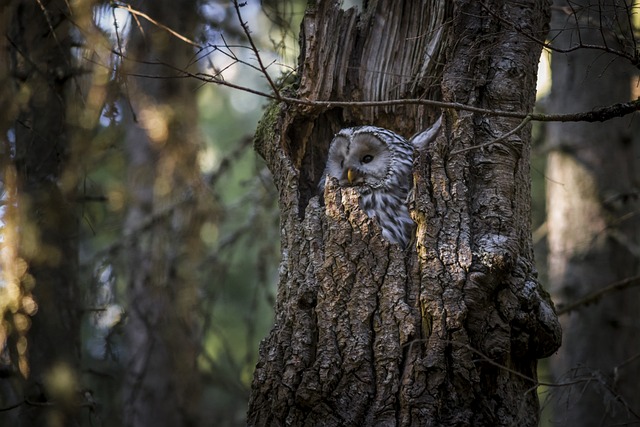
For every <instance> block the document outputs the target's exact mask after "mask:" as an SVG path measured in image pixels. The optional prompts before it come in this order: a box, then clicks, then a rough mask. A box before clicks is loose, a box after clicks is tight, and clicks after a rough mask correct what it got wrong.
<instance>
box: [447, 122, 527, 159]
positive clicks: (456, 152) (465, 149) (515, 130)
mask: <svg viewBox="0 0 640 427" xmlns="http://www.w3.org/2000/svg"><path fill="white" fill-rule="evenodd" d="M530 121H531V116H527V117H525V118H524V120H523V121H522V122H521V123H520V124H519V125H518V126H516V127H515V128H513V129H512V130H510V131H509V132H507V133H505V134H504V135H502V136H499V137H498V138H496V139H494V140H493V141H489V142H485V143H484V144H480V145H474V146H473V147H467V148H462V149H460V150H457V151H454V152H452V153H451V155H452V156H453V155H456V154H460V153H464V152H467V151H471V150H477V149H479V148H484V147H488V146H489V145H492V144H495V143H497V142H500V141H503V140H505V139H506V138H508V137H510V136H511V135H513V134H514V133H516V132H519V131H520V129H522V128H523V127H525V126H526V125H527V123H529V122H530Z"/></svg>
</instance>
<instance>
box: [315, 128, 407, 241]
mask: <svg viewBox="0 0 640 427" xmlns="http://www.w3.org/2000/svg"><path fill="white" fill-rule="evenodd" d="M412 168H413V145H412V144H411V142H409V141H407V140H406V139H405V138H403V137H402V136H400V135H398V134H396V133H394V132H392V131H390V130H387V129H383V128H379V127H375V126H360V127H354V128H346V129H342V130H341V131H340V132H338V133H337V134H336V135H335V137H334V138H333V140H332V142H331V145H330V147H329V156H328V159H327V166H326V168H325V172H324V175H323V178H322V179H321V181H320V191H321V193H324V186H325V181H326V178H327V177H334V178H336V179H337V180H338V182H339V184H340V186H351V187H355V188H356V189H357V190H358V191H359V193H360V207H361V208H362V210H363V211H364V212H365V213H366V214H367V216H369V218H372V219H375V220H376V221H377V222H378V224H379V225H380V228H381V229H382V236H383V237H384V238H385V239H386V240H387V241H389V242H391V243H395V244H398V245H400V246H402V247H403V248H404V247H406V246H407V245H408V243H409V242H410V240H411V236H412V233H413V229H414V227H415V223H414V222H413V220H412V219H411V216H410V215H409V209H408V206H407V197H408V194H409V191H410V189H411V186H412V185H413V182H412V181H413V176H412Z"/></svg>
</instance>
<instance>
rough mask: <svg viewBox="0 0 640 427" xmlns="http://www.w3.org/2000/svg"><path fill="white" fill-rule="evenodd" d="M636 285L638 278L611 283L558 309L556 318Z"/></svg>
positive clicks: (639, 278) (638, 281) (639, 279)
mask: <svg viewBox="0 0 640 427" xmlns="http://www.w3.org/2000/svg"><path fill="white" fill-rule="evenodd" d="M638 285H640V276H633V277H628V278H626V279H623V280H620V281H618V282H614V283H611V284H610V285H608V286H605V287H604V288H602V289H598V290H597V291H594V292H591V293H589V294H587V295H585V296H584V297H582V298H580V299H579V300H578V301H575V302H572V303H571V304H568V305H566V306H563V307H561V308H559V309H558V310H557V314H558V316H561V315H563V314H567V313H569V312H571V311H573V310H575V309H576V308H578V307H580V306H583V305H587V304H591V303H594V302H596V301H597V300H599V299H600V298H602V297H603V296H604V295H606V294H608V293H610V292H614V291H620V290H623V289H626V288H629V287H632V286H638Z"/></svg>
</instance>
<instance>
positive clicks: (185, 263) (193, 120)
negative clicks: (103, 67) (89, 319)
mask: <svg viewBox="0 0 640 427" xmlns="http://www.w3.org/2000/svg"><path fill="white" fill-rule="evenodd" d="M143 12H144V13H146V14H148V15H149V16H151V17H152V18H153V19H154V20H156V21H158V22H161V23H162V24H163V25H165V26H167V27H169V28H171V29H172V30H174V31H176V32H178V33H180V34H182V35H183V36H186V37H190V36H191V35H192V34H193V32H194V31H195V26H196V25H197V20H196V18H197V9H196V2H181V3H180V5H179V6H177V5H176V3H175V2H172V1H154V2H146V4H145V5H144V8H143ZM142 26H143V28H142V31H143V32H144V33H142V32H141V31H139V29H138V28H137V27H136V26H133V28H132V33H131V38H130V41H129V47H128V54H127V55H128V58H130V59H132V60H131V61H127V62H125V64H123V67H124V68H123V69H124V72H125V73H128V75H130V76H137V77H127V83H128V85H127V88H128V93H127V95H128V97H129V101H130V102H131V107H132V109H131V110H127V111H126V112H125V115H126V117H127V120H129V123H128V124H127V135H126V149H127V155H128V171H127V174H128V181H129V188H130V191H131V193H130V205H129V210H128V213H127V220H126V225H125V230H124V233H125V236H124V237H123V239H125V241H127V242H128V243H127V271H128V272H129V273H128V274H129V277H128V297H129V308H128V310H127V325H126V332H125V335H126V344H127V349H128V354H127V358H126V361H125V362H126V366H125V373H124V376H125V377H124V386H123V425H126V426H158V427H161V426H191V425H199V422H200V420H199V419H198V418H199V415H198V406H199V402H200V392H201V390H200V389H201V387H200V383H199V376H198V370H197V366H196V364H197V360H196V358H197V355H198V351H199V342H200V337H199V335H198V324H197V311H198V297H197V289H198V280H199V279H200V278H199V277H198V268H197V265H196V262H197V260H198V259H199V257H200V256H201V251H202V242H201V240H200V231H201V227H202V224H203V222H204V219H205V217H204V213H205V212H204V210H203V206H202V205H201V204H200V203H203V204H204V203H206V200H207V197H206V192H203V191H202V190H203V189H202V186H201V185H200V183H201V181H200V174H199V168H198V162H197V154H198V150H199V148H200V138H199V135H198V133H197V119H198V114H197V109H196V104H195V97H194V92H195V82H194V81H192V80H190V79H185V78H183V76H181V75H180V73H179V72H177V71H175V70H176V69H184V70H189V69H190V66H192V60H193V53H194V50H193V47H192V46H190V45H189V44H187V43H184V42H183V41H181V40H179V39H177V38H176V37H174V36H172V35H171V34H170V33H169V32H167V31H165V30H163V29H162V28H159V27H158V26H155V25H151V24H149V23H148V22H146V21H143V23H142ZM191 71H193V70H191Z"/></svg>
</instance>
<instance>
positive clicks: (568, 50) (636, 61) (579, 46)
mask: <svg viewBox="0 0 640 427" xmlns="http://www.w3.org/2000/svg"><path fill="white" fill-rule="evenodd" d="M481 5H482V8H483V9H485V10H486V11H487V12H489V14H491V16H493V17H494V18H496V19H498V20H499V21H500V22H502V23H503V24H506V25H509V26H510V27H511V28H513V29H514V30H516V31H517V32H518V33H520V34H522V35H523V36H525V37H526V38H528V39H529V40H531V41H534V42H536V43H538V44H539V45H540V46H542V47H544V48H546V49H549V50H552V51H554V52H557V53H571V52H573V51H576V50H578V49H593V50H602V51H604V52H607V53H611V54H613V55H617V56H619V57H621V58H624V59H626V60H628V61H629V62H630V63H631V64H632V65H634V66H635V67H638V65H639V64H640V58H638V54H637V52H634V54H633V55H631V54H629V53H627V52H623V51H620V50H617V49H611V48H610V47H608V46H600V45H592V44H584V43H582V35H581V34H580V31H578V39H579V41H578V44H577V45H576V46H572V47H569V48H565V49H562V48H558V47H555V46H553V45H551V44H550V43H546V42H545V41H544V40H540V39H538V38H537V37H535V36H533V35H531V34H529V33H527V32H525V31H523V30H522V29H521V28H520V27H519V26H518V25H517V24H514V23H513V22H511V21H508V20H506V19H504V18H503V17H502V16H500V15H499V14H497V13H495V12H494V11H493V10H491V8H489V6H487V5H485V4H484V3H481ZM573 15H574V16H576V14H575V11H574V13H573ZM576 25H577V17H576ZM578 30H579V27H578Z"/></svg>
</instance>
